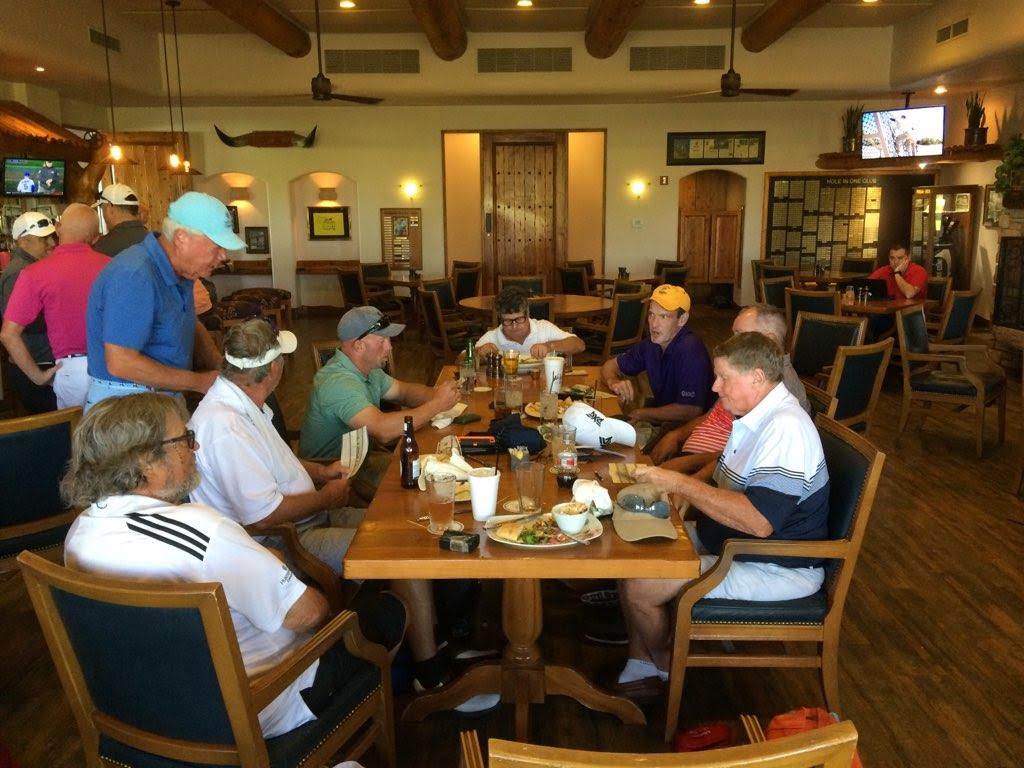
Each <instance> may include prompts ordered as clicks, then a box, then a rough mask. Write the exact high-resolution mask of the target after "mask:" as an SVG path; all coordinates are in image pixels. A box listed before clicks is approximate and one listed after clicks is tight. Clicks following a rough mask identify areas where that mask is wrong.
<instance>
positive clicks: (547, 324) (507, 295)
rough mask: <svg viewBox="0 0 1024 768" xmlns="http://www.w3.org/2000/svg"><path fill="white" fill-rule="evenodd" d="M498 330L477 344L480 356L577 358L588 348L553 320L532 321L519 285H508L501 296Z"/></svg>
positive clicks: (480, 339)
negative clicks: (509, 353)
mask: <svg viewBox="0 0 1024 768" xmlns="http://www.w3.org/2000/svg"><path fill="white" fill-rule="evenodd" d="M496 309H497V311H498V327H497V328H492V329H491V330H489V331H487V333H485V334H484V335H483V336H481V337H480V338H479V340H477V342H476V351H477V354H480V355H487V354H490V353H492V352H506V351H508V350H510V349H514V350H515V351H517V352H519V354H521V355H527V354H528V355H531V356H532V357H537V358H542V357H544V356H546V355H547V354H548V353H550V352H562V353H565V354H570V355H573V354H577V353H579V352H582V351H583V350H584V349H585V348H586V346H585V345H584V343H583V339H581V338H580V337H579V336H575V335H573V334H571V333H569V332H568V331H563V330H562V329H561V328H559V327H558V326H557V325H555V324H554V323H552V322H551V321H550V320H534V319H533V318H531V317H530V314H529V313H530V297H529V294H528V293H527V292H526V291H525V290H524V289H523V288H522V287H520V286H518V285H506V286H505V287H504V288H502V289H501V293H499V294H498V301H497V307H496Z"/></svg>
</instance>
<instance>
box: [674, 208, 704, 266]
mask: <svg viewBox="0 0 1024 768" xmlns="http://www.w3.org/2000/svg"><path fill="white" fill-rule="evenodd" d="M709 223H710V222H709V219H708V216H707V214H705V213H686V212H685V211H680V212H679V262H680V263H681V264H682V265H683V266H687V267H689V268H690V273H689V275H687V280H688V281H689V282H691V283H706V282H707V281H708V252H709V249H710V240H709V232H708V224H709Z"/></svg>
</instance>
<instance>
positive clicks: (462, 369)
mask: <svg viewBox="0 0 1024 768" xmlns="http://www.w3.org/2000/svg"><path fill="white" fill-rule="evenodd" d="M459 385H460V386H461V388H462V391H463V393H468V392H472V391H473V387H475V386H476V366H475V365H474V364H473V363H465V362H463V363H462V365H460V366H459Z"/></svg>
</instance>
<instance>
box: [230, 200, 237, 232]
mask: <svg viewBox="0 0 1024 768" xmlns="http://www.w3.org/2000/svg"><path fill="white" fill-rule="evenodd" d="M228 213H230V214H231V231H232V232H234V233H235V234H236V235H237V234H238V232H239V229H238V206H237V205H229V206H228Z"/></svg>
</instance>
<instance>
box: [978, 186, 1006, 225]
mask: <svg viewBox="0 0 1024 768" xmlns="http://www.w3.org/2000/svg"><path fill="white" fill-rule="evenodd" d="M1002 214H1003V193H1002V192H996V189H995V187H994V186H992V185H991V184H989V185H988V186H986V187H985V208H984V214H983V216H982V219H981V223H982V224H984V225H985V226H986V227H998V226H999V217H1000V216H1001V215H1002Z"/></svg>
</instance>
